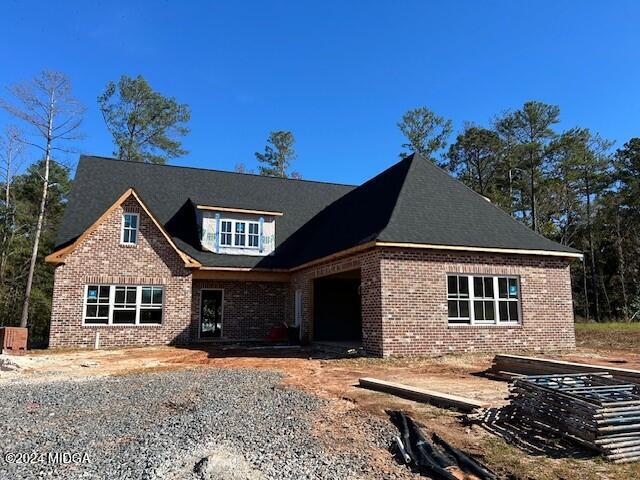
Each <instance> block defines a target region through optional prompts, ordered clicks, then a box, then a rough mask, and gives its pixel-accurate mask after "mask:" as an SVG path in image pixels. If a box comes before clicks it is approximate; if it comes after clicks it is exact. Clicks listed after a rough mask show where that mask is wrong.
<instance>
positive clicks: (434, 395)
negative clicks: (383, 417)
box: [358, 378, 488, 412]
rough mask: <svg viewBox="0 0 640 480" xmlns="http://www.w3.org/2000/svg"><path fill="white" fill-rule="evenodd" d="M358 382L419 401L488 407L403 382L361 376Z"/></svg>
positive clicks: (471, 408) (470, 408)
mask: <svg viewBox="0 0 640 480" xmlns="http://www.w3.org/2000/svg"><path fill="white" fill-rule="evenodd" d="M358 383H359V384H360V386H361V387H363V388H368V389H370V390H376V391H379V392H385V393H390V394H392V395H396V396H398V397H402V398H408V399H410V400H416V401H418V402H423V403H430V404H432V405H438V406H441V407H444V408H457V409H458V410H462V411H464V412H473V411H474V410H476V409H478V408H486V407H487V406H488V405H487V404H486V403H485V402H480V401H478V400H475V399H473V398H466V397H460V396H458V395H451V394H448V393H442V392H436V391H435V390H426V389H424V388H419V387H414V386H412V385H404V384H402V383H393V382H387V381H385V380H379V379H377V378H360V379H358Z"/></svg>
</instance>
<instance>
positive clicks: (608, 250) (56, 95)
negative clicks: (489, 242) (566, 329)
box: [0, 71, 640, 345]
mask: <svg viewBox="0 0 640 480" xmlns="http://www.w3.org/2000/svg"><path fill="white" fill-rule="evenodd" d="M97 107H98V108H99V110H100V112H101V114H102V117H103V119H104V122H105V127H106V129H107V130H108V131H109V133H110V134H111V136H112V139H113V143H114V147H115V149H114V152H113V154H114V156H116V157H117V158H120V159H123V160H128V161H138V162H148V163H159V164H163V163H166V162H168V161H170V160H171V159H173V158H177V157H180V156H182V155H185V154H186V153H188V152H187V151H186V150H185V149H184V148H183V145H182V142H183V138H184V137H185V136H186V135H187V134H188V133H189V128H188V122H189V120H190V117H191V112H190V108H189V106H188V105H186V104H183V103H179V102H178V101H177V100H176V99H175V98H173V97H167V96H165V95H163V94H161V93H159V92H157V91H155V90H153V88H151V86H150V85H149V83H148V82H147V81H146V80H145V79H144V78H143V77H142V76H138V77H135V78H133V77H129V76H126V75H123V76H122V77H121V78H120V79H119V80H118V81H117V82H108V83H107V85H106V87H105V89H104V91H103V92H102V93H100V95H99V96H98V97H97ZM0 108H2V109H4V110H5V111H6V112H7V113H8V114H9V115H10V117H11V118H12V121H11V122H10V123H9V124H7V125H5V126H4V129H3V131H2V134H1V135H0V175H1V178H0V186H1V187H2V196H1V197H0V326H1V325H16V324H20V325H28V326H29V327H30V328H31V332H30V334H31V338H32V342H33V344H34V345H43V344H45V343H46V339H47V337H48V323H49V317H50V311H51V297H52V289H53V268H52V267H51V266H50V265H48V264H46V263H44V257H45V256H46V254H48V253H50V252H51V251H52V249H53V247H54V246H55V235H56V232H57V230H58V227H59V226H60V223H61V220H62V214H63V212H64V207H65V203H66V196H67V194H68V192H69V190H70V187H71V183H72V182H71V179H70V170H71V168H70V166H71V165H70V164H69V163H67V161H66V159H67V158H68V157H69V155H70V154H71V155H73V154H74V153H75V145H76V143H77V141H79V140H80V139H81V138H82V133H81V124H82V120H83V116H84V112H85V107H84V106H83V105H82V104H81V102H80V101H79V100H78V99H77V98H76V97H75V96H74V95H73V91H72V85H71V82H70V80H69V79H68V78H67V77H66V76H65V75H64V74H62V73H60V72H55V71H43V72H42V73H40V74H39V75H38V76H36V77H35V78H33V79H32V80H30V81H27V82H22V83H17V84H14V85H10V86H9V87H8V90H7V95H4V96H0ZM559 121H560V109H559V107H557V106H555V105H547V104H544V103H542V102H534V101H532V102H526V103H525V104H524V105H523V106H522V107H521V108H519V109H517V110H513V111H508V112H506V113H504V114H501V115H499V116H498V117H496V118H495V119H494V120H493V121H492V122H491V124H490V125H488V126H486V127H483V126H480V125H476V124H473V123H467V124H465V125H464V128H463V129H462V131H461V132H459V133H458V134H457V136H456V137H455V138H454V139H453V141H452V142H450V140H451V136H452V134H453V122H452V121H451V120H448V119H445V118H444V117H441V116H439V115H437V114H436V113H434V112H433V111H431V110H429V109H428V108H426V107H420V108H415V109H411V110H409V111H407V112H406V113H405V114H404V115H403V116H402V118H401V119H400V121H399V123H398V127H399V129H400V132H401V133H402V135H403V136H404V138H405V143H403V144H402V145H401V147H402V148H403V151H402V152H400V156H401V157H404V156H406V155H409V154H410V153H413V152H417V153H420V154H421V155H422V156H423V157H424V158H426V159H428V160H429V161H433V162H435V163H437V164H438V165H440V166H441V167H442V168H445V169H447V170H448V171H449V172H450V173H451V174H452V175H454V176H456V177H457V178H458V179H460V180H461V181H462V182H464V183H465V184H467V185H468V186H469V187H470V188H472V189H474V190H475V191H476V192H478V193H479V194H481V195H483V196H485V197H487V198H488V199H489V200H491V201H492V202H494V203H496V204H497V205H499V206H500V207H502V208H503V209H504V210H505V211H506V212H507V213H509V214H510V215H512V216H513V217H514V218H516V219H517V220H519V221H521V222H523V223H525V224H526V225H528V226H529V227H531V228H532V229H533V230H534V231H536V232H538V233H539V234H541V235H544V236H546V237H548V238H551V239H553V240H556V241H558V242H560V243H562V244H564V245H568V246H572V247H575V248H577V249H579V250H580V251H582V252H584V253H585V260H584V262H582V263H580V262H576V263H574V265H572V277H573V289H574V302H575V311H576V315H577V316H579V317H583V318H585V319H588V320H596V321H602V320H608V319H610V320H626V321H630V320H632V319H638V317H639V316H640V313H638V312H639V310H640V288H639V286H638V282H637V278H638V269H639V263H640V255H638V253H639V245H638V242H639V241H638V238H639V236H638V228H639V226H640V208H639V207H640V206H639V205H638V203H639V202H640V190H639V189H640V138H633V139H630V140H629V141H628V142H627V143H625V144H624V145H623V146H622V147H620V148H618V149H615V150H614V149H613V143H612V142H610V141H608V140H606V139H603V138H602V137H601V136H600V135H598V134H597V133H593V132H591V131H590V130H589V129H587V128H579V127H576V128H572V129H569V130H565V131H559V130H558V129H557V124H558V123H559ZM255 158H256V160H257V161H258V173H259V174H260V175H267V176H277V177H285V178H287V177H289V178H301V175H300V173H298V172H296V171H291V166H292V163H293V161H294V160H295V159H296V152H295V138H294V135H293V133H292V132H291V131H287V130H275V131H272V132H271V133H270V135H269V137H268V139H267V143H266V145H265V148H264V151H262V152H256V153H255ZM236 171H238V172H243V173H249V172H250V171H249V170H248V169H247V168H246V166H245V165H244V164H238V165H236Z"/></svg>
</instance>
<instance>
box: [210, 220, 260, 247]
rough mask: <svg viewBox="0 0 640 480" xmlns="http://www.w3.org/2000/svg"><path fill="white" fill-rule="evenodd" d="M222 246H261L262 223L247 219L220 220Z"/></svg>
mask: <svg viewBox="0 0 640 480" xmlns="http://www.w3.org/2000/svg"><path fill="white" fill-rule="evenodd" d="M220 246H221V247H240V248H259V247H260V223H259V222H250V221H246V220H232V219H225V220H221V221H220Z"/></svg>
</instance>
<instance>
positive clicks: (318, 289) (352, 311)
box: [313, 270, 362, 345]
mask: <svg viewBox="0 0 640 480" xmlns="http://www.w3.org/2000/svg"><path fill="white" fill-rule="evenodd" d="M313 339H314V341H316V342H340V343H344V344H354V345H359V344H360V343H362V313H361V302H360V270H350V271H348V272H342V273H339V274H336V275H331V276H328V277H322V278H317V279H316V280H314V286H313Z"/></svg>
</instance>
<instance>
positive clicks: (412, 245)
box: [375, 242, 583, 258]
mask: <svg viewBox="0 0 640 480" xmlns="http://www.w3.org/2000/svg"><path fill="white" fill-rule="evenodd" d="M375 245H376V247H397V248H422V249H429V250H455V251H461V252H486V253H507V254H517V255H542V256H550V257H570V258H582V257H583V255H582V254H581V253H572V252H559V251H555V250H526V249H519V248H490V247H464V246H457V245H432V244H428V243H397V242H375Z"/></svg>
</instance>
